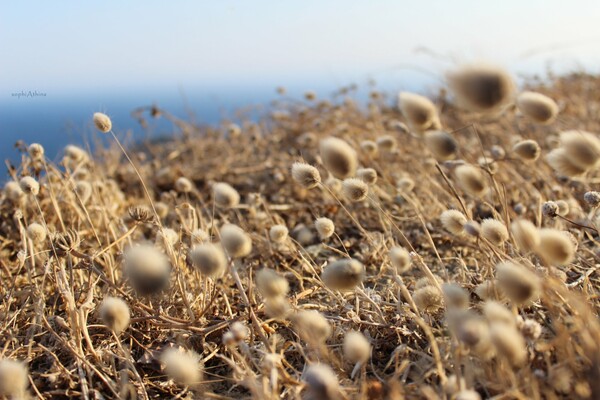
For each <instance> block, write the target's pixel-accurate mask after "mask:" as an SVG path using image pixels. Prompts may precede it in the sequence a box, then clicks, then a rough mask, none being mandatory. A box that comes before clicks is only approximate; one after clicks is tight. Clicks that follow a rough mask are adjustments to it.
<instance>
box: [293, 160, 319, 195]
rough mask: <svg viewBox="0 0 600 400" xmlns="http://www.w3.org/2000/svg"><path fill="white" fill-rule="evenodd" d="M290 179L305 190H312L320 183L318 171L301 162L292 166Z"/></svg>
mask: <svg viewBox="0 0 600 400" xmlns="http://www.w3.org/2000/svg"><path fill="white" fill-rule="evenodd" d="M292 178H294V180H295V181H296V182H298V183H299V184H301V185H302V186H304V187H305V188H306V189H312V188H314V187H316V186H318V185H319V183H321V174H320V173H319V170H318V169H316V168H315V167H313V166H312V165H309V164H306V163H302V162H295V163H294V164H292Z"/></svg>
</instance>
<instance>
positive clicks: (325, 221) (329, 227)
mask: <svg viewBox="0 0 600 400" xmlns="http://www.w3.org/2000/svg"><path fill="white" fill-rule="evenodd" d="M315 228H316V229H317V233H318V234H319V238H321V240H325V239H327V238H329V237H331V236H332V235H333V234H334V232H335V224H334V223H333V221H332V220H330V219H329V218H327V217H320V218H317V219H316V220H315Z"/></svg>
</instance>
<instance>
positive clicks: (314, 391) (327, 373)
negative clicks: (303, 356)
mask: <svg viewBox="0 0 600 400" xmlns="http://www.w3.org/2000/svg"><path fill="white" fill-rule="evenodd" d="M302 380H303V381H304V382H306V385H307V386H308V391H309V394H310V396H309V398H311V399H313V400H339V399H341V398H342V397H341V395H340V393H341V391H340V386H339V382H338V378H337V376H336V375H335V372H333V370H332V369H331V367H330V366H328V365H325V364H313V365H310V366H309V367H308V368H307V369H306V371H305V372H304V375H303V377H302Z"/></svg>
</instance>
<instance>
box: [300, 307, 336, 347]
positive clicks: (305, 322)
mask: <svg viewBox="0 0 600 400" xmlns="http://www.w3.org/2000/svg"><path fill="white" fill-rule="evenodd" d="M293 322H294V325H295V327H296V329H295V330H296V333H297V334H298V335H299V336H300V338H301V339H302V340H304V341H305V342H308V343H312V344H322V343H325V341H326V340H327V339H328V338H329V336H331V325H329V322H327V320H326V319H325V317H324V316H323V314H321V313H320V312H318V311H316V310H308V311H307V310H302V311H298V312H297V313H296V315H295V316H294V319H293Z"/></svg>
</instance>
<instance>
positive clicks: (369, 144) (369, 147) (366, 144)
mask: <svg viewBox="0 0 600 400" xmlns="http://www.w3.org/2000/svg"><path fill="white" fill-rule="evenodd" d="M360 149H361V150H362V151H363V152H365V154H367V155H368V156H369V157H375V156H377V151H378V148H377V143H375V142H374V141H372V140H364V141H362V142H361V143H360Z"/></svg>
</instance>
